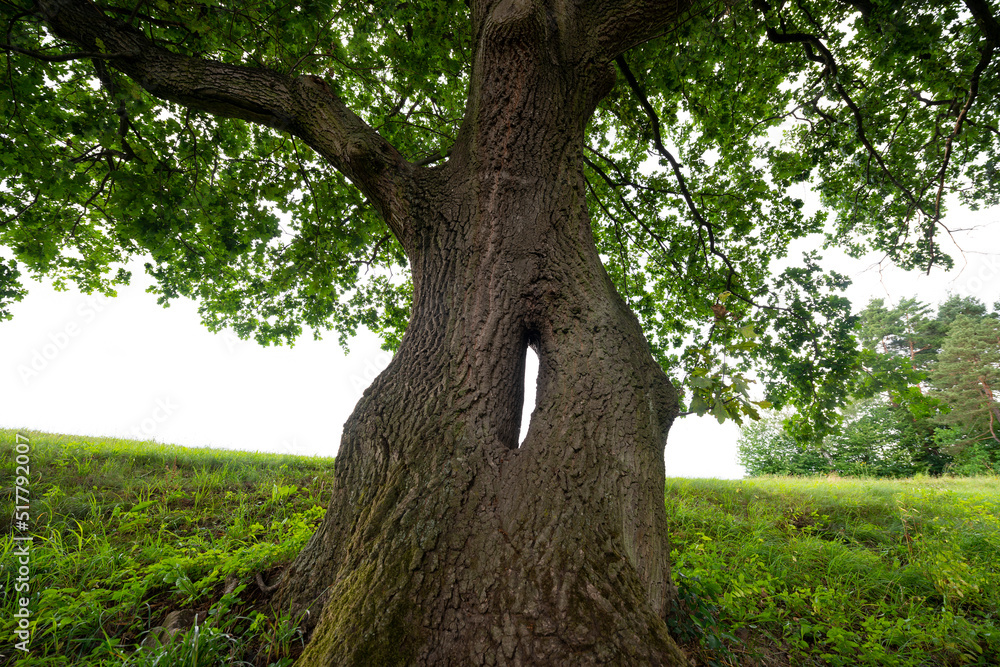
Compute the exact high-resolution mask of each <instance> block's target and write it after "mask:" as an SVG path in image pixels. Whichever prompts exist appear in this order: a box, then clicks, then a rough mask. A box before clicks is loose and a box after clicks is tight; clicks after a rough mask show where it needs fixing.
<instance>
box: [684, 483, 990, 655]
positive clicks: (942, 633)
mask: <svg viewBox="0 0 1000 667" xmlns="http://www.w3.org/2000/svg"><path fill="white" fill-rule="evenodd" d="M998 499H1000V480H997V479H996V478H928V477H922V478H916V479H906V480H873V479H868V480H857V479H827V478H815V477H814V478H788V477H764V478H757V479H752V480H741V481H720V480H688V479H668V480H667V492H666V503H667V514H668V517H669V521H670V530H671V537H672V539H673V541H674V546H675V551H674V562H675V570H674V572H675V577H676V579H677V582H678V585H679V587H680V589H681V592H682V599H684V600H685V601H686V608H687V609H688V610H689V614H688V615H687V616H686V617H685V616H682V617H681V620H680V621H679V622H677V623H675V624H678V625H682V626H685V625H686V626H687V627H688V629H689V630H690V636H691V637H692V640H691V643H690V644H689V648H691V650H692V651H693V652H694V653H696V654H697V656H698V658H699V662H700V663H701V664H704V665H789V664H791V665H816V666H819V665H834V666H845V665H887V666H888V665H892V666H904V665H905V666H913V667H917V666H920V667H923V666H926V667H931V666H933V667H941V666H947V665H984V666H985V665H997V664H1000V662H998V658H997V656H1000V620H998V619H1000V570H998V569H997V562H998V560H1000V500H998Z"/></svg>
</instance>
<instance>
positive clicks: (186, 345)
mask: <svg viewBox="0 0 1000 667" xmlns="http://www.w3.org/2000/svg"><path fill="white" fill-rule="evenodd" d="M948 222H949V224H950V225H952V226H953V227H973V228H975V229H973V231H972V232H963V235H962V247H963V248H964V249H965V251H966V252H965V255H964V259H963V257H961V256H959V257H957V260H958V261H957V264H958V266H957V267H956V269H955V270H954V271H952V272H951V273H949V274H947V275H946V274H944V273H942V272H936V273H934V274H932V275H931V276H929V277H928V276H925V275H923V274H913V273H911V274H904V273H902V272H900V271H898V270H886V271H884V272H881V273H880V272H879V271H878V269H877V268H872V264H873V260H866V261H854V260H848V259H846V258H844V257H843V256H839V257H837V256H836V253H834V252H832V251H826V252H825V253H823V254H824V255H825V256H826V257H827V259H828V260H829V261H827V262H826V263H827V265H829V266H831V267H833V268H836V269H837V270H838V271H841V272H843V273H847V274H848V275H850V276H851V277H852V278H853V279H854V281H855V284H854V286H853V287H852V288H851V289H850V291H849V292H848V296H849V297H850V298H851V300H852V302H853V303H854V305H855V307H856V308H858V309H860V308H862V307H863V306H864V305H865V304H866V303H867V302H868V299H869V298H870V297H884V298H886V299H888V300H889V301H893V302H894V301H898V300H899V299H900V298H904V297H910V296H916V297H918V298H919V299H921V300H923V301H925V302H928V303H931V304H932V305H936V304H937V303H938V302H939V301H941V300H943V299H944V298H945V296H946V295H947V293H948V292H949V291H950V292H953V293H957V294H962V295H973V296H977V297H979V298H980V299H981V300H982V301H984V302H985V303H987V304H992V303H993V302H994V301H996V300H997V299H1000V211H998V210H996V209H994V210H992V211H984V212H979V213H977V214H972V213H968V212H960V211H957V212H956V213H954V214H952V215H951V216H950V217H949V221H948ZM802 249H804V248H799V250H802ZM133 275H134V279H133V285H131V286H130V287H128V288H125V289H121V290H120V291H119V297H118V298H116V299H105V298H103V297H99V296H86V295H82V294H79V293H76V292H55V291H54V290H53V289H52V288H51V287H49V286H47V285H40V284H38V283H29V284H28V288H29V294H28V296H27V297H26V298H25V300H24V301H23V302H21V303H20V304H15V305H14V307H13V308H12V311H13V313H14V319H13V320H12V321H8V322H2V323H0V426H2V427H6V428H31V429H36V430H42V431H49V432H55V433H69V434H77V435H101V436H119V437H131V438H141V439H149V440H152V439H155V440H156V441H158V442H167V443H175V444H181V445H188V446H209V447H219V448H229V449H248V450H260V451H269V452H288V453H296V454H320V455H325V456H332V455H334V454H336V451H337V446H338V444H339V442H340V432H341V427H342V425H343V423H344V421H345V420H346V419H347V417H348V415H349V414H350V412H351V410H352V409H353V407H354V404H355V402H356V401H357V400H358V399H359V398H360V396H361V393H362V391H363V390H364V388H365V387H366V386H367V385H368V384H369V383H370V381H371V379H372V378H374V377H375V374H377V373H378V371H379V370H381V369H382V368H384V367H385V365H386V364H387V363H388V360H389V356H388V354H387V353H385V352H383V351H381V350H380V349H379V345H378V341H377V339H376V338H375V337H374V336H373V335H371V334H365V335H361V336H359V337H358V338H356V339H355V340H354V341H353V342H352V345H351V354H350V355H348V356H345V355H344V354H343V352H342V351H341V349H340V347H339V346H338V345H337V343H336V340H335V336H334V335H333V334H331V335H329V336H328V338H327V339H325V340H323V341H320V342H315V341H313V340H312V339H311V338H310V337H309V336H308V335H307V336H305V337H304V338H303V339H302V340H301V341H300V342H299V343H297V344H296V345H295V347H294V348H287V347H281V348H275V347H270V348H264V347H261V346H260V345H258V344H256V343H254V342H247V341H241V340H239V339H238V338H237V337H236V336H235V335H234V334H232V333H222V334H212V333H210V332H209V331H208V330H207V329H205V328H204V326H202V325H201V323H200V321H199V318H198V315H197V311H196V308H195V305H194V304H193V303H191V302H177V303H175V304H174V305H173V306H171V307H170V308H168V309H164V308H162V307H160V306H157V305H156V301H155V298H154V297H153V295H150V294H146V293H145V292H144V288H145V286H146V284H147V282H146V281H147V280H148V279H147V278H146V277H145V275H144V274H143V272H142V269H141V265H139V266H138V268H137V269H136V270H135V271H134V272H133ZM534 373H535V368H533V367H530V366H529V369H528V377H529V378H532V382H530V383H529V386H528V396H527V397H526V401H525V404H526V406H527V407H526V410H528V411H530V407H531V405H532V404H533V402H534V388H533V386H532V384H533V378H534ZM522 432H523V431H522ZM738 435H739V432H738V429H737V428H736V427H735V426H733V425H731V424H727V425H724V426H720V425H719V424H718V423H717V422H716V421H715V420H714V419H713V418H712V417H710V416H707V417H702V418H699V417H696V416H689V417H685V418H683V419H680V420H678V422H677V423H676V424H675V426H674V428H673V430H672V431H671V433H670V438H669V442H668V444H667V449H666V454H665V457H666V464H667V474H668V475H671V476H683V477H721V478H736V477H741V476H742V474H743V471H742V468H741V467H740V466H739V465H738V464H737V463H736V439H737V437H738Z"/></svg>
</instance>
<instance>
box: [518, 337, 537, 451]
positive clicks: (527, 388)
mask: <svg viewBox="0 0 1000 667" xmlns="http://www.w3.org/2000/svg"><path fill="white" fill-rule="evenodd" d="M537 386H538V355H537V354H535V351H534V350H532V349H531V348H530V347H529V348H528V350H527V354H525V357H524V403H522V407H521V437H520V439H519V440H518V441H517V446H518V447H520V446H521V443H522V442H524V439H525V438H526V437H527V436H528V425H529V424H531V413H532V412H534V410H535V389H536V387H537Z"/></svg>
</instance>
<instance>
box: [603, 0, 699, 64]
mask: <svg viewBox="0 0 1000 667" xmlns="http://www.w3.org/2000/svg"><path fill="white" fill-rule="evenodd" d="M594 4H595V7H594V9H593V10H592V11H593V16H594V18H593V20H592V22H591V25H593V26H594V35H595V36H596V39H597V46H598V52H599V54H600V57H601V58H603V59H604V60H605V61H606V62H610V61H612V60H614V59H615V57H616V56H618V55H621V54H622V53H624V52H625V51H628V50H629V49H631V48H632V47H633V46H636V45H638V44H642V43H643V42H648V41H649V40H651V39H653V38H654V37H659V36H660V35H663V34H665V33H668V32H670V31H671V30H673V29H674V28H676V27H677V25H678V24H679V23H680V22H681V20H682V16H683V15H684V14H686V13H688V12H689V11H690V10H691V9H692V7H693V6H694V5H695V1H694V0H601V1H600V2H597V3H594Z"/></svg>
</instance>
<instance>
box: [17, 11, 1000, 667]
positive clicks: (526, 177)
mask: <svg viewBox="0 0 1000 667" xmlns="http://www.w3.org/2000/svg"><path fill="white" fill-rule="evenodd" d="M0 12H2V27H3V35H2V41H3V45H2V49H0V80H2V85H0V108H2V109H3V114H2V116H3V125H2V129H0V141H2V142H3V152H2V156H0V179H2V181H0V215H2V218H0V219H2V222H0V244H2V245H3V246H4V247H5V248H6V250H4V251H3V252H4V254H3V255H2V258H0V315H3V314H4V312H5V311H4V310H3V304H4V303H9V302H10V301H11V300H13V299H18V298H20V297H21V296H22V294H23V289H22V287H21V285H20V283H19V275H20V271H21V270H27V271H28V272H30V273H31V274H32V275H47V276H49V277H50V278H51V279H53V280H55V281H56V282H57V284H62V283H67V282H69V283H75V284H77V285H78V286H79V287H80V288H82V289H84V290H88V291H89V290H102V291H106V292H109V291H113V289H114V285H115V284H121V283H122V282H124V281H127V280H128V274H127V272H126V271H125V270H124V269H123V268H122V267H123V265H124V263H125V262H126V261H127V260H128V259H129V258H130V257H133V256H140V257H142V256H145V257H146V258H147V260H148V263H147V271H148V272H149V273H150V274H151V275H152V276H153V277H154V278H155V279H156V281H157V282H156V284H157V288H156V289H157V290H158V291H159V294H160V299H161V301H164V302H166V301H168V300H170V299H173V298H176V297H178V296H187V297H193V298H196V299H198V300H199V302H200V304H201V308H202V313H203V316H204V319H205V321H206V323H207V324H208V325H209V326H210V327H213V328H221V327H227V326H228V327H233V328H234V329H235V330H236V331H237V332H238V333H240V334H241V335H244V336H254V337H256V338H257V339H258V340H260V341H261V342H264V343H269V342H282V341H290V340H292V339H294V338H295V337H296V336H297V335H299V334H300V333H301V332H302V330H303V328H304V327H308V328H309V329H312V330H314V331H321V330H323V329H324V328H331V327H332V328H335V329H336V330H338V331H340V332H341V334H342V335H343V336H349V335H350V334H351V333H352V332H353V331H354V330H355V329H356V327H358V326H360V325H365V326H367V327H369V328H371V329H373V330H375V331H378V332H380V333H381V334H382V335H383V336H384V338H385V339H386V341H387V344H388V345H389V346H391V347H393V348H396V354H395V356H394V358H393V361H392V363H391V364H390V365H389V367H388V368H387V369H386V370H385V372H383V373H382V374H381V375H380V376H379V377H378V379H377V380H376V381H375V382H374V384H373V385H372V386H371V388H370V389H369V390H368V391H366V392H365V395H364V397H363V398H362V400H361V401H360V403H359V404H358V406H357V408H356V410H355V412H354V414H353V416H352V417H351V419H350V420H349V421H348V423H347V424H346V425H345V428H344V435H343V439H342V441H341V444H340V448H339V450H338V452H337V462H336V488H335V489H334V492H333V496H332V498H331V500H330V506H329V511H328V513H327V515H326V519H325V522H324V523H323V525H322V528H321V529H320V530H319V531H318V532H317V534H316V535H315V536H314V537H313V539H312V540H311V542H310V543H309V544H308V545H307V547H306V548H305V549H304V551H303V552H302V554H301V555H300V556H299V558H298V559H297V560H296V561H295V562H294V563H293V564H292V565H291V566H290V567H289V568H287V570H286V572H285V574H284V576H283V578H282V579H281V583H280V587H279V588H278V590H277V591H276V593H275V595H276V596H277V603H278V604H282V605H292V606H294V607H296V608H308V609H309V610H310V611H311V615H310V617H309V619H310V620H309V624H310V625H311V626H312V627H313V628H314V630H313V634H312V639H311V642H310V644H309V646H308V648H307V650H306V653H305V654H304V655H303V656H302V658H301V662H300V664H303V665H313V664H315V665H341V664H357V665H391V664H421V665H447V664H500V663H502V664H538V665H543V664H551V665H582V664H597V663H606V664H634V665H638V664H663V665H666V664H682V663H683V662H684V658H683V656H682V654H681V653H680V652H679V650H678V648H677V646H676V645H675V643H674V642H673V641H672V639H671V638H670V636H669V634H668V630H667V627H668V626H667V624H666V620H667V618H668V617H669V615H670V614H671V613H672V609H673V606H672V601H673V598H672V591H673V587H672V584H671V575H670V559H669V554H670V546H669V542H668V537H667V533H668V530H667V520H666V516H665V512H664V505H663V484H664V479H663V477H664V467H663V447H664V443H665V439H666V437H667V431H668V430H669V428H670V425H671V422H672V421H673V420H674V418H675V417H676V416H677V415H678V412H679V410H681V409H682V408H683V409H684V410H689V411H694V412H699V413H704V412H712V413H713V414H714V415H715V416H716V417H717V418H719V419H720V420H721V419H725V418H727V417H735V418H738V417H739V416H740V415H741V414H749V413H752V412H753V406H752V405H750V404H749V403H748V402H747V399H746V398H745V393H744V389H745V381H744V379H743V377H742V376H741V375H740V374H739V373H736V372H733V371H732V370H731V369H729V370H727V369H726V368H722V367H720V365H719V364H718V363H717V359H718V354H717V353H718V351H720V350H723V349H727V350H732V351H740V350H744V351H746V350H747V349H749V348H750V345H749V340H748V339H749V338H751V337H755V336H756V335H757V333H760V334H764V335H763V336H762V337H761V338H759V339H758V340H759V341H760V344H759V346H758V347H756V348H754V350H753V351H752V352H751V353H752V354H756V355H757V356H758V357H759V358H760V359H761V360H762V361H763V362H765V368H766V369H769V370H766V372H765V377H766V378H767V379H768V380H769V381H770V383H771V388H772V394H773V396H774V401H775V402H779V401H781V402H792V403H795V404H797V405H799V406H800V408H802V414H803V420H802V422H801V424H800V426H801V428H802V429H803V432H805V433H807V434H808V433H815V434H821V433H822V431H823V428H824V427H825V426H824V424H825V420H828V418H829V414H830V412H831V410H832V408H833V407H836V403H837V401H838V396H840V390H839V389H838V385H837V382H838V378H839V377H842V376H843V374H844V373H846V370H845V368H846V367H847V365H848V364H847V362H846V361H845V359H847V358H848V357H849V354H848V353H849V351H850V350H852V349H853V343H852V342H851V341H850V339H849V336H848V334H847V332H848V331H849V328H850V322H849V321H848V320H847V318H845V317H843V314H844V311H845V304H844V302H843V300H842V299H839V298H838V297H837V296H836V295H835V294H831V293H829V289H830V288H832V287H836V286H837V285H838V283H839V282H840V281H839V279H838V278H837V277H836V276H827V275H824V274H823V273H822V272H821V271H820V270H819V268H818V265H817V264H816V262H815V260H814V259H813V258H812V257H807V258H806V261H805V265H804V266H803V267H802V268H795V267H792V268H790V269H787V270H786V271H785V273H784V274H782V275H781V276H780V277H777V278H775V279H773V280H772V279H770V278H769V265H770V263H771V261H772V259H774V258H777V257H781V256H783V255H784V254H785V251H786V248H787V246H788V244H789V243H790V241H792V240H793V239H796V238H800V237H803V236H806V235H808V234H812V233H825V234H826V235H827V240H828V241H829V242H830V243H834V244H840V245H842V246H843V247H846V248H848V249H849V250H850V251H852V252H857V253H860V252H863V251H865V250H866V249H870V248H876V249H879V250H882V251H884V252H885V253H886V254H887V255H888V256H889V258H890V259H892V260H894V261H895V262H897V263H898V264H901V265H903V266H906V267H911V268H920V269H924V270H928V271H929V270H931V269H932V268H933V267H935V266H938V265H942V266H948V265H949V262H950V260H949V258H948V257H947V256H946V255H945V254H944V252H943V250H942V247H941V246H940V245H939V239H940V238H941V237H942V236H944V235H946V234H947V232H948V230H947V228H946V226H945V224H946V223H945V222H944V221H943V218H942V215H943V212H944V206H945V204H946V203H950V202H954V201H956V200H960V199H963V198H964V200H965V201H966V202H975V201H979V202H987V203H995V202H996V200H997V193H998V185H1000V179H998V176H997V170H996V155H997V143H998V141H997V140H998V129H997V116H998V104H1000V91H998V90H997V80H998V77H997V60H998V58H997V49H998V44H1000V27H998V23H997V18H996V14H997V10H996V6H995V3H991V2H990V0H933V1H931V2H926V1H922V2H916V1H908V0H899V1H896V0H893V1H891V2H890V1H888V0H790V1H788V2H779V1H778V0H754V1H753V2H745V1H744V2H735V1H734V2H729V1H726V0H723V1H721V2H703V3H702V2H699V3H695V4H693V5H692V4H690V3H689V2H687V0H564V1H561V0H468V1H467V2H458V1H453V0H399V1H398V2H397V1H392V2H376V3H372V4H367V3H355V2H352V1H350V0H347V1H345V2H340V3H336V2H326V1H314V2H310V1H305V2H302V3H285V2H283V1H282V0H247V1H242V2H241V1H234V2H229V1H227V0H178V1H176V2H175V1H171V0H166V1H165V0H36V1H35V2H32V0H0ZM810 183H813V184H815V186H816V187H817V188H818V191H819V194H820V197H821V200H822V203H823V205H824V208H823V209H821V211H820V212H818V213H815V212H813V213H810V212H809V211H810V207H808V206H807V207H803V203H802V201H801V199H800V198H801V197H802V193H804V192H805V190H806V186H807V185H808V184H810ZM751 324H752V325H753V327H751V326H750V325H751ZM754 327H756V332H755V331H754V330H753V329H754ZM404 331H405V333H404ZM741 336H743V337H744V338H741ZM685 345H686V346H687V347H686V351H685V349H684V346H685ZM529 347H530V348H532V349H533V350H534V351H535V352H536V353H537V354H538V357H539V360H540V372H539V377H538V381H537V405H536V408H535V411H534V413H533V415H532V418H531V424H530V428H529V429H528V433H527V435H526V437H524V439H523V443H522V444H520V446H519V444H518V443H519V441H520V439H521V436H520V434H519V415H520V413H521V406H522V401H523V398H522V386H523V381H524V378H523V375H524V370H523V369H524V360H525V353H526V350H527V348H529ZM317 373H320V374H321V373H322V369H317ZM669 377H673V378H675V383H673V384H672V382H671V380H670V379H669ZM683 378H686V381H687V382H688V386H689V388H690V391H689V392H686V396H687V398H683V397H682V396H681V395H680V393H679V391H678V389H677V388H676V386H675V385H676V384H677V383H676V380H679V379H683ZM817 437H818V435H817Z"/></svg>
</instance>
